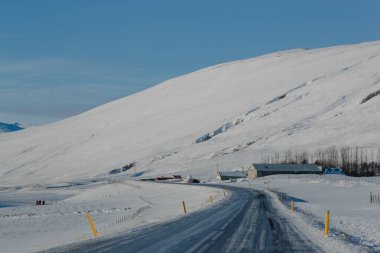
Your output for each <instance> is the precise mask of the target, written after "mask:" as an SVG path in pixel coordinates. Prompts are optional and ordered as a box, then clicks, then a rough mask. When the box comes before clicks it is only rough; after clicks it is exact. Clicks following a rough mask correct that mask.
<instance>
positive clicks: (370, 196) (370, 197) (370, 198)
mask: <svg viewBox="0 0 380 253" xmlns="http://www.w3.org/2000/svg"><path fill="white" fill-rule="evenodd" d="M369 203H370V204H372V192H370V193H369Z"/></svg>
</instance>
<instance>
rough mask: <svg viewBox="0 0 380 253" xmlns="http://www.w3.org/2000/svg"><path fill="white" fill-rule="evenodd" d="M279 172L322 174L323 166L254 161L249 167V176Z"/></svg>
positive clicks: (261, 175) (254, 176)
mask: <svg viewBox="0 0 380 253" xmlns="http://www.w3.org/2000/svg"><path fill="white" fill-rule="evenodd" d="M277 174H322V167H320V166H318V165H315V164H268V163H253V164H251V166H249V168H248V178H250V179H253V178H256V177H264V176H269V175H277Z"/></svg>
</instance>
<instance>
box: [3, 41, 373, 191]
mask: <svg viewBox="0 0 380 253" xmlns="http://www.w3.org/2000/svg"><path fill="white" fill-rule="evenodd" d="M173 64H175V63H173ZM379 66H380V42H369V43H362V44H357V45H347V46H337V47H330V48H321V49H312V50H305V49H297V50H289V51H283V52H275V53H272V54H268V55H264V56H260V57H256V58H252V59H245V60H239V61H235V62H229V63H224V64H219V65H216V66H211V67H208V68H205V69H202V70H199V71H196V72H193V73H190V74H187V75H184V76H180V77H177V78H174V79H172V80H168V81H166V82H163V83H161V84H159V85H157V86H155V87H152V88H150V89H147V90H145V91H143V92H140V93H137V94H134V95H131V96H128V97H126V98H123V99H120V100H117V101H114V102H111V103H108V104H105V105H103V106H100V107H98V108H95V109H93V110H90V111H88V112H85V113H83V114H80V115H77V116H74V117H72V118H68V119H65V120H62V121H59V122H55V123H53V124H49V125H44V126H39V127H34V128H30V129H26V130H23V131H19V132H14V133H3V134H1V135H0V150H1V152H0V186H3V187H4V186H18V185H20V184H23V185H33V184H40V183H51V182H72V181H74V180H81V179H92V178H95V177H104V176H107V175H109V174H108V173H109V172H110V171H112V170H114V169H117V168H122V167H123V166H126V165H127V164H131V163H133V164H135V166H134V168H133V169H132V171H136V173H139V174H138V175H141V176H149V175H162V174H166V173H167V174H177V173H179V174H193V175H195V176H197V177H198V176H200V177H203V178H204V177H205V176H206V177H208V176H209V175H210V169H211V168H214V169H216V166H217V164H219V169H221V170H229V169H230V168H231V167H240V166H247V165H249V164H250V163H252V162H258V161H259V160H260V159H261V157H262V155H268V154H272V153H273V152H274V151H280V152H281V151H284V150H287V149H292V150H294V151H300V150H301V151H307V150H309V151H315V149H318V148H324V147H328V146H332V145H335V146H337V147H338V148H339V147H340V146H343V145H350V146H361V147H367V148H373V149H378V148H379V142H378V140H379V136H380V128H379V127H378V126H379V125H380V110H379V107H380V96H379V95H378V96H373V97H371V96H370V97H371V99H369V100H368V101H366V102H364V103H363V101H364V99H365V98H369V97H368V96H369V95H370V94H377V91H379V90H380V69H379ZM123 173H130V171H126V172H123Z"/></svg>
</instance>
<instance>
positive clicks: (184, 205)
mask: <svg viewBox="0 0 380 253" xmlns="http://www.w3.org/2000/svg"><path fill="white" fill-rule="evenodd" d="M182 206H183V212H184V213H187V210H186V204H185V201H182Z"/></svg>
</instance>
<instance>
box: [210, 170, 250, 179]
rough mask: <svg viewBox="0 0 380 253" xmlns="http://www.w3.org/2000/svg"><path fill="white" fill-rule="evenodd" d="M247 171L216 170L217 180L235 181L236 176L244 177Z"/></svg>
mask: <svg viewBox="0 0 380 253" xmlns="http://www.w3.org/2000/svg"><path fill="white" fill-rule="evenodd" d="M246 177H247V172H246V171H218V173H217V175H216V180H217V181H223V180H231V181H235V180H237V179H238V178H246Z"/></svg>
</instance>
